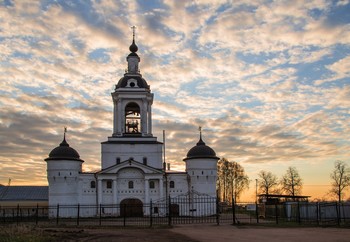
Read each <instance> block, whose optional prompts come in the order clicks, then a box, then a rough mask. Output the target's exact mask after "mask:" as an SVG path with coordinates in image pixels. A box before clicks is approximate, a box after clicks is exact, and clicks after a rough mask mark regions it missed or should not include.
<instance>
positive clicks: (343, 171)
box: [330, 161, 350, 202]
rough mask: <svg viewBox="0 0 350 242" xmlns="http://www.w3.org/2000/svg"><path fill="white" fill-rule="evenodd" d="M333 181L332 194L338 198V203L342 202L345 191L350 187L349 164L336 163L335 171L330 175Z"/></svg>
mask: <svg viewBox="0 0 350 242" xmlns="http://www.w3.org/2000/svg"><path fill="white" fill-rule="evenodd" d="M330 176H331V179H332V188H331V190H330V192H331V194H334V195H336V196H337V197H338V201H339V202H341V201H342V196H343V193H344V190H346V188H347V187H349V186H350V170H349V168H348V166H347V164H346V163H345V162H343V161H336V162H335V163H334V170H333V172H332V173H331V174H330Z"/></svg>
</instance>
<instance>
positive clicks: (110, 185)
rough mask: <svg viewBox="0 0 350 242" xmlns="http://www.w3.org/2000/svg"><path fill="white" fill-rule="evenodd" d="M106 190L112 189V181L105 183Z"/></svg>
mask: <svg viewBox="0 0 350 242" xmlns="http://www.w3.org/2000/svg"><path fill="white" fill-rule="evenodd" d="M107 188H108V189H111V188H112V181H107Z"/></svg>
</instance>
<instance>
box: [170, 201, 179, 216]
mask: <svg viewBox="0 0 350 242" xmlns="http://www.w3.org/2000/svg"><path fill="white" fill-rule="evenodd" d="M170 214H171V216H172V217H179V215H180V207H179V204H175V203H172V204H171V205H170Z"/></svg>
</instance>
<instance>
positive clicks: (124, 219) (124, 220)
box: [123, 203, 126, 227]
mask: <svg viewBox="0 0 350 242" xmlns="http://www.w3.org/2000/svg"><path fill="white" fill-rule="evenodd" d="M123 206H124V218H123V224H124V227H125V226H126V203H124V204H123Z"/></svg>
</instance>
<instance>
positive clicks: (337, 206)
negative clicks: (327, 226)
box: [335, 202, 340, 226]
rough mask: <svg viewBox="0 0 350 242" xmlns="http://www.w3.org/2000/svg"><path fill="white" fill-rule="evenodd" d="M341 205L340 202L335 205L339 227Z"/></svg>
mask: <svg viewBox="0 0 350 242" xmlns="http://www.w3.org/2000/svg"><path fill="white" fill-rule="evenodd" d="M339 205H340V204H339V203H338V202H336V203H335V209H336V212H337V225H338V226H339V225H340V219H339V210H340V209H339Z"/></svg>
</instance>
